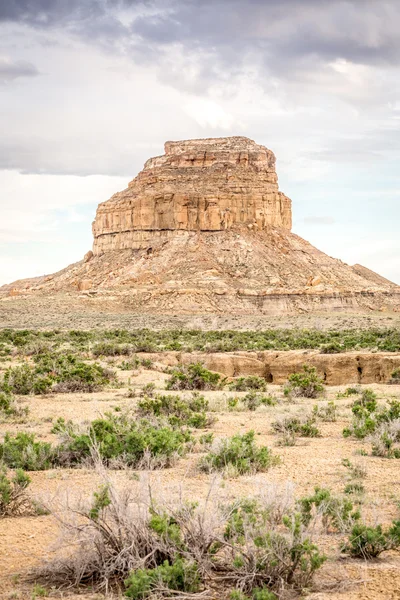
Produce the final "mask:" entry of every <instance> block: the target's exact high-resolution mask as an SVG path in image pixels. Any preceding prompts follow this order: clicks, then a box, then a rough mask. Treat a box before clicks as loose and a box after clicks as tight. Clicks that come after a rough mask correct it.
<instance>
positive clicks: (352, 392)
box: [336, 387, 361, 398]
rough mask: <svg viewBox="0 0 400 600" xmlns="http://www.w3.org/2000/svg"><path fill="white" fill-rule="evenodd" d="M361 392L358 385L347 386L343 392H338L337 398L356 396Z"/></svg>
mask: <svg viewBox="0 0 400 600" xmlns="http://www.w3.org/2000/svg"><path fill="white" fill-rule="evenodd" d="M360 393H361V388H360V387H348V388H346V390H345V391H344V392H339V393H338V394H337V396H336V397H337V398H349V397H350V396H357V395H358V394H360Z"/></svg>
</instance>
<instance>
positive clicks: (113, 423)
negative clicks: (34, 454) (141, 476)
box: [53, 412, 192, 469]
mask: <svg viewBox="0 0 400 600" xmlns="http://www.w3.org/2000/svg"><path fill="white" fill-rule="evenodd" d="M53 431H54V432H55V433H58V434H60V435H61V437H62V441H61V443H60V445H59V446H58V447H57V448H56V449H55V461H56V462H57V463H58V464H61V465H65V466H73V465H79V464H82V463H83V462H85V461H87V460H90V459H93V454H94V451H95V454H96V455H97V456H98V457H99V458H100V459H101V460H102V462H103V463H104V464H106V465H112V466H114V467H118V466H120V465H128V466H130V467H134V468H139V469H140V468H153V469H154V468H160V467H169V466H171V465H172V464H174V462H175V461H176V460H177V458H179V457H180V456H183V455H184V454H185V453H186V451H187V449H188V444H189V442H191V441H192V436H191V434H190V432H189V431H187V430H184V429H180V428H177V427H171V425H170V424H168V423H167V422H164V421H162V420H157V419H153V420H147V419H140V420H137V419H136V418H134V417H133V416H131V415H129V414H125V413H119V412H115V413H108V414H107V415H106V416H105V417H104V418H102V419H96V420H95V421H92V422H91V423H90V425H89V426H87V427H83V428H82V427H81V426H77V425H74V424H73V423H71V422H67V423H65V422H64V421H63V419H59V420H58V421H57V423H56V425H55V427H54V428H53Z"/></svg>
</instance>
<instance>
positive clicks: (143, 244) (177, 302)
mask: <svg viewBox="0 0 400 600" xmlns="http://www.w3.org/2000/svg"><path fill="white" fill-rule="evenodd" d="M291 217H292V215H291V201H290V200H289V198H287V197H286V196H285V195H284V194H282V193H281V192H280V191H279V189H278V183H277V176H276V172H275V156H274V154H273V153H272V152H271V151H270V150H268V149H267V148H265V147H264V146H260V145H258V144H256V143H255V142H253V141H252V140H249V139H248V138H244V137H230V138H219V139H205V140H188V141H183V142H167V143H166V144H165V154H164V155H163V156H158V157H156V158H151V159H150V160H148V161H147V162H146V164H145V166H144V169H143V171H141V173H139V175H138V176H137V177H136V178H135V179H134V180H133V181H132V182H131V183H130V184H129V186H128V188H127V189H126V190H124V191H123V192H119V193H118V194H115V195H114V196H113V197H112V198H111V199H110V200H108V201H107V202H104V203H103V204H100V206H99V207H98V210H97V214H96V219H95V221H94V223H93V233H94V247H93V252H88V253H87V254H86V255H85V257H84V259H83V260H82V261H80V262H78V263H76V264H74V265H70V266H69V267H67V268H66V269H63V270H62V271H60V272H59V273H55V274H54V275H49V276H44V277H39V278H37V279H34V280H25V281H19V282H15V283H13V284H11V285H9V286H4V287H3V288H1V289H0V297H1V296H2V295H5V296H7V298H10V297H13V296H18V295H21V294H22V295H30V294H39V295H40V294H43V295H46V294H52V293H55V292H63V291H66V290H68V291H71V292H74V291H75V292H77V293H78V294H81V297H82V298H87V297H90V298H91V299H93V301H94V302H97V301H99V302H103V301H104V302H105V303H106V305H107V306H109V307H111V306H115V305H117V304H118V306H120V307H121V310H122V311H127V312H136V311H137V312H140V313H144V312H148V313H158V314H171V312H173V313H174V314H204V313H218V314H234V315H239V314H241V315H249V314H251V315H255V314H264V315H274V314H285V313H286V314H287V313H299V312H311V313H316V312H332V311H346V312H347V311H352V312H353V311H354V312H359V311H363V312H364V311H370V310H388V311H400V287H399V286H397V285H396V284H394V283H392V282H390V281H388V280H387V279H385V278H384V277H381V276H379V275H377V274H376V273H373V272H372V271H370V270H369V269H366V268H365V267H361V266H360V265H355V266H354V267H351V266H349V265H346V264H345V263H343V262H342V261H340V260H337V259H334V258H331V257H330V256H327V255H326V254H324V253H323V252H321V251H320V250H318V249H317V248H315V247H314V246H312V245H311V244H309V243H308V242H307V241H306V240H303V239H302V238H300V237H299V236H297V235H295V234H294V233H292V232H291ZM107 303H109V304H107Z"/></svg>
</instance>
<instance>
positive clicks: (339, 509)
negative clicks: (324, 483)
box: [298, 487, 361, 532]
mask: <svg viewBox="0 0 400 600" xmlns="http://www.w3.org/2000/svg"><path fill="white" fill-rule="evenodd" d="M298 504H299V509H300V512H301V519H302V522H303V523H304V524H305V525H308V524H309V523H311V521H312V520H314V519H315V518H317V517H318V516H319V517H320V518H321V520H322V524H323V527H324V529H325V530H326V531H340V532H345V531H349V529H350V528H351V527H352V526H353V525H354V523H356V522H357V521H358V520H359V519H360V518H361V514H360V512H359V511H358V510H355V509H354V506H353V503H352V502H351V500H349V499H348V498H346V497H340V496H334V495H333V494H332V492H331V491H330V490H328V489H326V488H321V487H316V488H315V489H314V494H312V495H311V496H306V497H304V498H301V499H300V500H299V503H298Z"/></svg>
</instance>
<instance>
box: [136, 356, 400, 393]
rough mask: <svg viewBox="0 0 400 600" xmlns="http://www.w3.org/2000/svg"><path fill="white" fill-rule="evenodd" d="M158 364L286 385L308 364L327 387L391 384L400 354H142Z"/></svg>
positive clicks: (399, 366)
mask: <svg viewBox="0 0 400 600" xmlns="http://www.w3.org/2000/svg"><path fill="white" fill-rule="evenodd" d="M141 356H142V357H146V358H150V359H151V360H152V361H153V362H155V363H157V362H158V363H161V364H163V365H168V366H170V367H174V366H177V365H179V364H183V365H188V364H190V363H196V362H200V363H201V364H203V365H204V366H205V367H206V368H207V369H210V370H211V371H216V372H218V373H221V374H222V375H225V376H226V377H239V376H241V375H258V376H259V377H264V378H265V379H266V380H267V382H269V383H273V384H279V385H281V384H283V383H285V382H286V381H287V379H288V377H289V375H290V374H291V373H295V372H298V371H301V369H302V367H303V365H304V364H308V365H312V366H314V367H315V368H316V369H317V371H318V374H319V375H320V376H321V377H322V378H323V379H324V381H325V384H326V385H349V384H357V383H363V384H370V383H389V382H390V380H391V376H392V373H393V371H394V370H396V369H399V368H400V354H399V353H389V352H387V353H386V352H374V353H371V352H346V353H343V354H320V353H319V352H316V351H310V350H289V351H286V352H285V351H272V350H271V351H261V352H224V353H219V352H215V353H202V352H199V353H195V352H163V353H152V354H142V355H141Z"/></svg>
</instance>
